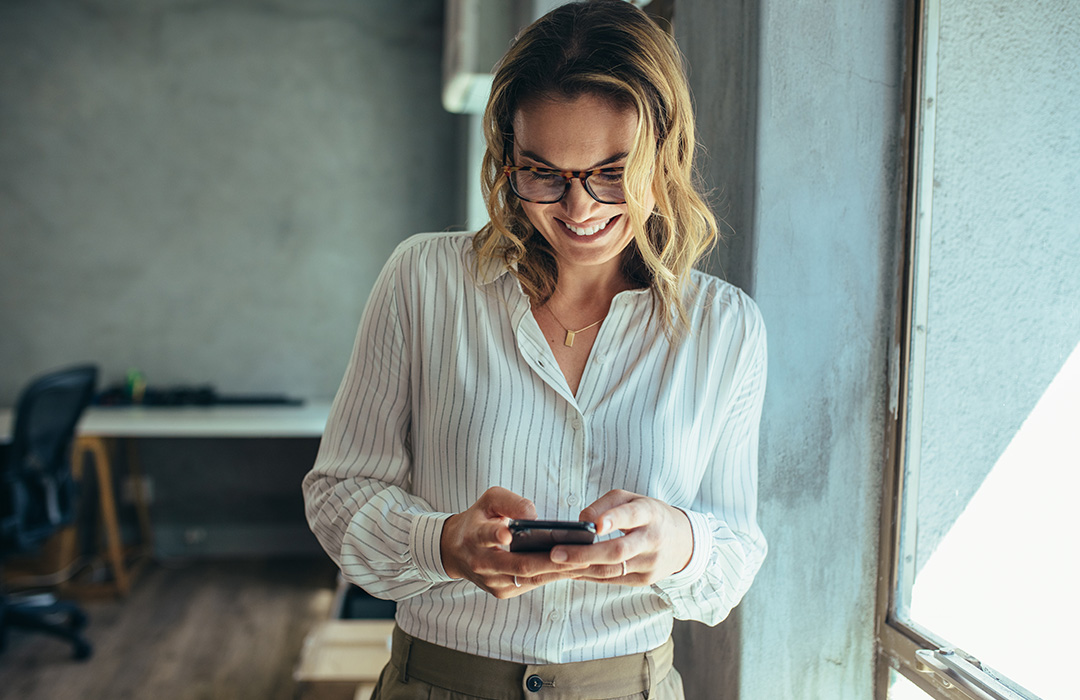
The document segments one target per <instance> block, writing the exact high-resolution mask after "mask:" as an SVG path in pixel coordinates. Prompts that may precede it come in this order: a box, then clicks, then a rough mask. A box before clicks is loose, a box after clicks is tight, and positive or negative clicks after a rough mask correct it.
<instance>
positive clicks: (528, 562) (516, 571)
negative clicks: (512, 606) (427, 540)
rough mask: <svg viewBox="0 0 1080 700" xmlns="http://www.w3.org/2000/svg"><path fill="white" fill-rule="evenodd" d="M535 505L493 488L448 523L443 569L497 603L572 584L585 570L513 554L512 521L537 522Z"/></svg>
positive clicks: (541, 555)
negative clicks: (550, 586) (569, 580)
mask: <svg viewBox="0 0 1080 700" xmlns="http://www.w3.org/2000/svg"><path fill="white" fill-rule="evenodd" d="M535 518H536V506H534V505H533V503H532V501H530V500H529V499H527V498H525V497H523V496H519V495H517V494H516V493H514V492H513V491H509V490H507V489H504V488H500V487H498V486H493V487H491V488H490V489H488V490H487V491H485V492H484V493H483V495H481V496H480V498H478V499H477V501H476V503H474V504H473V505H472V507H470V508H469V509H468V510H466V511H465V512H463V513H458V514H456V515H452V516H450V518H449V519H448V520H447V521H446V523H444V525H443V531H442V537H441V539H440V545H441V548H442V562H443V568H444V569H446V573H447V574H448V575H449V576H450V577H451V578H464V579H468V580H470V581H472V582H473V583H475V584H476V585H477V586H479V587H480V588H483V589H484V590H485V591H487V592H488V593H490V594H491V595H493V596H495V597H496V598H513V597H515V596H519V595H521V594H522V593H525V592H527V591H531V590H532V589H534V588H537V587H539V586H542V585H544V584H546V583H551V582H552V581H558V580H560V579H566V578H572V576H573V572H574V571H576V570H577V569H579V568H582V565H580V564H557V563H554V562H552V561H551V557H550V556H549V555H548V553H547V552H529V553H525V552H509V551H507V549H506V548H507V547H509V546H510V528H509V527H507V523H508V522H509V521H510V520H514V519H517V520H533V519H535Z"/></svg>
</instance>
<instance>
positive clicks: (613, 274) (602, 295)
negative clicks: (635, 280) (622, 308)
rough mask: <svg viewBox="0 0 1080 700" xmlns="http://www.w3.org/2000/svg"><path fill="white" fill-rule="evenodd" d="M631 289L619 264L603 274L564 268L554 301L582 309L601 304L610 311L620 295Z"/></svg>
mask: <svg viewBox="0 0 1080 700" xmlns="http://www.w3.org/2000/svg"><path fill="white" fill-rule="evenodd" d="M631 287H632V285H631V284H630V282H629V281H628V280H627V279H626V277H625V275H623V273H622V269H621V267H620V266H619V265H618V264H615V265H607V266H605V267H604V269H599V270H598V269H592V268H587V269H582V268H574V267H560V268H559V283H558V286H557V287H556V288H555V293H554V294H552V295H551V299H552V300H557V301H556V303H557V304H559V305H560V306H564V305H567V306H576V307H578V308H581V307H588V306H592V305H594V304H598V305H602V306H603V307H604V308H607V306H608V305H609V304H610V303H611V300H612V299H613V298H614V297H615V295H616V294H618V293H619V292H622V291H625V290H627V289H630V288H631Z"/></svg>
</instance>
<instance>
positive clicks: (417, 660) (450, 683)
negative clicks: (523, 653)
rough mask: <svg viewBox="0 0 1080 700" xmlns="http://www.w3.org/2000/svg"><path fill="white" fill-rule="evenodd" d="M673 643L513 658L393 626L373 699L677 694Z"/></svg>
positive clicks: (580, 699) (591, 698) (666, 698)
mask: <svg viewBox="0 0 1080 700" xmlns="http://www.w3.org/2000/svg"><path fill="white" fill-rule="evenodd" d="M673 651H674V645H673V644H672V642H671V640H670V639H669V640H668V641H667V642H666V643H664V644H662V645H661V646H659V647H657V648H656V649H653V650H652V651H650V652H647V653H644V654H631V655H629V656H618V657H615V658H611V659H599V660H597V661H579V662H575V663H568V664H539V665H533V664H518V663H513V662H511V661H501V660H499V659H488V658H486V657H483V656H474V655H472V654H466V653H464V652H460V651H454V650H453V649H447V648H445V647H441V646H438V645H436V644H431V643H429V642H425V641H423V640H420V639H415V638H413V637H410V636H409V635H407V634H405V633H404V632H403V631H402V630H401V629H400V628H398V627H395V628H394V639H393V647H392V650H391V654H390V663H389V664H387V665H386V668H384V669H383V672H382V675H381V676H380V677H379V683H378V685H377V686H376V687H375V691H374V693H373V694H372V696H371V700H476V699H482V700H631V699H632V700H645V699H646V698H647V699H648V700H683V689H682V679H681V678H680V677H679V672H678V671H676V670H675V669H674V668H672V666H671V661H672V656H673Z"/></svg>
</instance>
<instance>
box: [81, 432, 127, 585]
mask: <svg viewBox="0 0 1080 700" xmlns="http://www.w3.org/2000/svg"><path fill="white" fill-rule="evenodd" d="M87 453H90V454H91V456H93V458H94V469H95V471H96V472H97V481H98V498H99V501H98V502H99V504H100V506H101V519H102V523H103V524H104V526H105V559H106V561H107V562H108V563H109V567H110V568H111V569H112V574H113V580H114V581H115V585H116V590H117V592H119V593H120V594H121V595H127V593H128V591H130V590H131V579H130V577H129V576H128V571H127V567H125V565H124V546H123V542H122V541H121V538H120V518H119V516H118V515H117V510H116V497H115V495H114V494H113V480H112V465H111V463H110V460H109V450H108V447H107V446H106V444H105V441H104V440H103V439H102V438H99V437H93V436H89V437H80V438H77V439H76V441H75V450H74V453H73V455H72V471H73V472H74V475H75V478H76V479H80V478H82V475H83V472H84V462H83V460H84V459H85V456H86V454H87Z"/></svg>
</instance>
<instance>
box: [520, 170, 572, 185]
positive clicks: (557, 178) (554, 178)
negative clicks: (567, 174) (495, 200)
mask: <svg viewBox="0 0 1080 700" xmlns="http://www.w3.org/2000/svg"><path fill="white" fill-rule="evenodd" d="M521 174H522V175H525V176H527V177H528V178H529V179H530V180H532V181H533V182H542V183H549V182H562V181H563V179H564V178H563V176H562V175H560V174H559V173H552V172H544V171H541V172H538V173H534V172H532V171H530V170H522V171H521Z"/></svg>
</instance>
